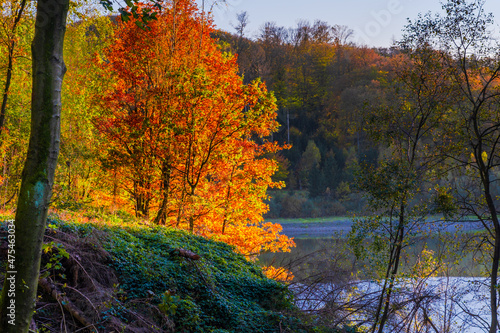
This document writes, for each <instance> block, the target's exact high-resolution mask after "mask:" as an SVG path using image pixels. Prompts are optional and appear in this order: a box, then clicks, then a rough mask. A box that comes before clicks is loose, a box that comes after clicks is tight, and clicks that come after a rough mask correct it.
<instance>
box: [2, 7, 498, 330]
mask: <svg viewBox="0 0 500 333" xmlns="http://www.w3.org/2000/svg"><path fill="white" fill-rule="evenodd" d="M127 4H128V2H127ZM131 4H132V2H131V3H130V4H129V5H131ZM482 4H483V2H482V1H464V0H449V1H447V2H443V13H442V14H437V15H434V14H425V15H420V16H419V17H418V18H415V19H414V20H409V22H408V25H407V26H406V27H405V28H404V30H403V31H404V34H403V37H402V39H401V40H399V41H397V42H396V43H395V44H394V46H393V47H391V48H380V49H375V48H370V47H367V46H362V45H356V44H355V43H353V42H351V37H352V34H353V31H352V30H350V29H349V27H346V26H341V25H332V24H330V23H327V22H322V21H300V22H299V23H298V24H297V26H295V27H281V26H278V25H276V24H275V23H272V22H267V23H264V24H263V25H262V27H261V29H260V31H259V32H258V34H257V35H256V36H255V37H250V36H248V35H247V31H246V26H247V23H248V16H247V15H246V13H241V14H239V15H238V16H237V24H235V30H234V31H233V32H227V31H221V30H218V29H217V27H216V26H215V25H214V23H213V21H212V17H211V14H210V13H207V12H204V11H202V10H200V9H199V8H198V7H197V6H196V4H195V2H194V1H191V0H174V1H169V0H164V1H157V2H151V3H149V2H144V3H137V4H134V5H133V7H132V9H130V8H129V14H128V15H121V16H120V15H118V16H116V15H108V13H106V12H104V11H103V9H102V8H101V6H100V5H99V6H98V5H96V4H92V3H87V2H74V3H71V4H70V6H69V14H68V22H67V25H66V33H65V36H64V63H65V65H66V69H67V70H66V73H65V74H64V80H63V81H62V92H61V93H60V99H61V101H60V105H62V111H61V116H60V117H61V130H60V140H59V141H58V143H59V144H60V152H59V157H58V160H57V168H56V169H55V177H54V181H53V187H52V199H51V203H50V207H51V208H50V209H51V214H52V215H51V216H53V217H54V216H56V217H57V218H62V219H72V220H78V221H79V222H82V223H84V224H85V223H87V222H89V223H95V222H96V221H99V220H105V219H107V220H111V221H114V222H116V221H120V223H123V224H127V223H141V224H144V225H147V226H148V227H154V228H163V227H166V228H175V229H181V230H184V231H186V234H193V235H197V236H202V237H205V238H208V239H211V240H215V241H221V242H224V243H227V244H229V245H231V246H234V249H235V250H236V251H237V252H238V253H240V254H242V255H244V256H245V257H246V258H247V259H249V260H255V259H256V257H257V256H258V255H260V254H262V253H264V252H288V251H290V250H291V248H293V247H294V246H295V243H294V241H293V240H292V239H291V238H289V237H287V236H285V235H284V234H283V232H282V226H281V225H280V224H279V223H273V222H268V221H269V220H271V219H279V218H288V219H289V218H316V217H325V216H326V217H332V216H351V217H352V221H353V222H352V228H350V231H349V232H348V234H346V235H344V236H343V237H344V238H343V239H345V246H346V248H345V251H346V252H345V253H347V252H349V255H350V256H351V257H350V258H355V259H352V260H353V262H354V261H356V262H357V261H358V260H359V261H360V262H362V263H367V266H365V271H363V272H361V273H362V274H364V275H363V278H366V279H372V280H373V281H377V282H378V283H379V285H380V290H379V291H377V293H376V295H369V296H366V297H373V298H370V300H372V301H371V303H370V304H371V305H370V306H367V305H366V304H367V303H363V304H364V305H363V304H362V303H361V302H358V303H356V302H357V301H353V300H352V299H350V300H349V301H346V302H345V303H342V302H341V301H339V299H335V301H334V302H333V301H332V304H333V303H335V306H336V307H333V306H332V307H331V308H335V309H336V310H335V311H336V312H335V311H334V312H333V313H334V314H332V313H328V315H329V316H331V317H332V318H333V317H335V318H342V320H340V321H338V322H336V321H334V320H333V319H332V320H331V321H328V320H327V323H324V322H323V323H322V324H324V325H325V327H330V328H332V327H333V328H332V329H339V327H341V326H339V325H340V323H341V324H342V325H344V324H345V323H346V322H347V321H349V322H350V323H358V328H357V329H361V331H363V329H366V330H369V331H370V332H379V333H382V332H386V330H387V327H392V328H394V329H396V328H397V329H399V328H401V329H402V327H405V329H406V328H407V329H408V332H424V331H425V332H427V329H429V332H430V331H435V332H452V331H453V327H452V326H446V325H445V324H443V325H444V326H442V327H445V326H446V329H447V330H445V329H444V328H442V327H441V328H437V326H436V325H438V323H433V320H436V318H437V317H433V315H432V314H428V312H427V311H428V310H429V309H430V307H427V308H426V307H425V306H423V305H421V303H418V302H416V301H415V300H414V299H413V300H412V301H411V302H414V303H411V302H408V303H405V304H410V303H411V304H417V303H418V304H417V305H416V306H415V307H414V308H412V309H416V310H411V311H410V310H408V311H407V312H405V311H406V310H401V309H406V308H405V306H406V305H402V304H403V302H401V303H400V304H399V305H398V306H401V309H399V308H396V306H395V305H393V304H395V303H393V302H395V299H398V297H399V296H397V293H398V291H397V287H398V283H399V282H398V281H401V280H399V279H403V278H408V274H409V273H408V271H409V270H408V269H405V270H404V271H403V270H402V268H401V267H402V265H403V258H404V255H405V251H406V249H407V248H409V247H411V246H412V242H413V240H414V239H416V238H418V237H423V236H422V235H423V233H424V231H423V229H424V227H423V225H424V224H425V225H427V224H426V223H427V222H428V221H429V219H434V218H435V219H436V220H439V221H440V223H444V222H450V223H451V222H457V221H459V222H460V221H464V219H465V220H473V221H474V222H477V224H478V225H479V226H480V228H479V231H477V232H475V233H471V234H470V235H469V234H467V233H458V232H457V233H452V234H447V235H446V237H448V238H446V239H447V241H448V242H455V243H456V244H462V242H463V239H464V237H466V236H467V235H469V236H470V238H467V241H466V242H465V241H464V243H467V246H468V248H469V249H470V250H471V252H474V253H475V254H474V256H475V260H476V259H477V260H478V261H480V262H481V265H483V266H484V267H486V268H485V270H484V272H483V273H482V276H483V277H487V278H488V281H487V284H488V288H489V289H488V306H489V308H488V309H489V310H488V311H489V312H488V319H487V320H486V322H487V323H486V324H484V327H487V331H489V332H490V333H494V332H496V330H497V328H500V327H499V323H498V319H497V316H498V315H497V312H498V305H499V298H498V296H499V295H498V294H499V293H498V284H499V283H498V271H499V262H500V222H499V220H498V212H499V207H500V183H499V181H498V180H499V177H500V169H499V166H500V153H499V152H500V148H499V145H500V90H499V88H500V53H499V52H500V51H499V50H500V46H499V45H498V44H497V42H496V40H495V38H494V36H492V35H491V31H490V27H491V25H492V24H493V22H494V21H493V16H492V15H491V14H487V13H484V11H483V9H482ZM0 8H1V9H0V21H1V22H0V23H1V27H0V49H1V50H2V51H1V53H0V87H1V89H2V90H1V92H2V95H1V98H2V100H1V103H2V104H1V109H0V212H2V214H5V216H11V215H12V214H13V212H15V210H16V207H17V204H18V196H19V195H20V193H21V198H22V192H23V191H22V188H21V180H22V179H23V178H22V177H23V167H24V165H25V162H26V155H27V151H28V146H29V145H28V142H29V140H30V132H31V131H33V128H34V126H36V121H35V120H32V117H31V116H30V110H31V109H32V103H33V99H32V96H31V94H30V92H31V89H32V88H33V86H32V85H33V84H32V80H31V79H32V76H33V75H34V70H33V67H32V66H33V63H32V60H33V59H34V58H33V56H32V53H31V52H32V51H31V42H32V40H33V38H34V35H35V24H34V22H35V21H34V20H35V14H36V10H35V8H34V7H33V4H32V3H31V2H26V1H18V2H15V1H1V0H0ZM137 13H144V15H143V16H141V15H142V14H141V15H136V14H137ZM35 90H36V89H35ZM33 119H34V118H33ZM44 121H45V120H44ZM42 122H43V121H42ZM31 133H33V132H31ZM32 135H33V134H32ZM52 138H54V137H52ZM56 141H57V140H56ZM29 160H30V159H29V158H28V162H29ZM25 172H26V171H25ZM23 181H24V180H23ZM49 182H50V181H49ZM37 184H38V183H37ZM49 197H50V196H49ZM19 200H21V199H19ZM132 221H133V222H132ZM114 222H113V223H114ZM79 228H80V227H79ZM81 228H85V227H81ZM155 230H159V229H155ZM161 230H163V229H161ZM166 230H170V229H166ZM436 230H437V229H434V230H433V231H432V232H431V234H433V235H434V234H436V233H438V232H436ZM446 230H448V229H446ZM168 232H169V231H167V233H168ZM148 235H149V234H148ZM162 235H163V234H162ZM179 235H181V234H179ZM136 236H137V235H136ZM127 237H128V236H127ZM148 237H150V236H148ZM161 237H163V236H161ZM179 237H180V236H179ZM183 237H184V236H183ZM186 237H187V236H186ZM443 237H444V236H443ZM454 237H455V238H454ZM467 237H468V236H467ZM148 239H149V238H148ZM443 239H444V238H443ZM113 241H114V242H118V241H116V240H113ZM155 241H156V240H155ZM175 244H177V243H175ZM143 245H144V246H145V247H147V246H149V245H147V244H146V243H144V244H143ZM200 246H201V245H200ZM200 248H203V246H201V247H200ZM116 251H118V250H116ZM203 251H206V249H205V248H203ZM221 251H222V250H221ZM453 251H455V252H456V249H455V250H452V251H451V252H453ZM61 253H62V252H61ZM113 253H115V252H113ZM180 253H181V254H182V253H183V252H180ZM207 253H208V252H207ZM224 253H225V252H224ZM116 255H117V256H119V255H121V253H120V252H119V251H118V252H116ZM207 255H208V254H207ZM433 255H434V252H432V251H430V250H428V249H427V248H426V249H425V251H422V253H421V254H420V256H419V257H418V260H419V261H418V262H420V260H422V262H423V261H424V259H425V260H426V262H425V264H422V265H420V266H418V265H419V264H418V265H417V264H415V267H413V268H411V269H413V271H412V272H413V274H414V275H413V276H418V278H423V277H424V276H425V277H431V276H433V277H435V276H438V275H439V276H442V275H444V274H446V272H449V270H447V269H448V268H450V266H447V265H449V260H448V259H449V258H445V257H444V256H443V257H438V256H437V255H436V256H434V257H433ZM448 255H449V256H450V257H451V256H452V254H451V253H450V254H448ZM238 260H239V259H238ZM447 260H448V261H447ZM457 260H458V259H457ZM238 262H239V261H238ZM445 262H446V263H445ZM404 264H405V265H409V264H408V263H407V262H406V263H404ZM353 265H354V264H353ZM426 265H427V266H426ZM368 266H370V269H371V271H370V272H369V273H367V270H368V269H367V268H366V267H368ZM353 267H354V266H353ZM121 268H123V267H121ZM245 269H246V268H245ZM250 271H251V272H252V274H254V272H253V270H250ZM266 272H267V275H268V276H270V277H273V278H275V279H278V280H288V281H289V282H290V281H291V280H292V279H293V275H291V274H290V272H288V271H287V270H277V269H276V268H275V267H267V268H266ZM344 273H345V272H344ZM351 273H352V274H351ZM351 273H349V274H351V277H350V279H354V278H356V279H357V278H359V276H357V277H356V274H357V273H359V272H351ZM361 273H360V274H361ZM255 274H257V273H255ZM370 274H371V275H370ZM252 276H253V277H252V278H254V277H255V276H258V274H257V275H252ZM360 276H361V275H360ZM259 278H260V277H259ZM335 283H338V284H339V283H340V282H338V281H335ZM353 290H354V289H349V290H348V291H346V290H343V291H342V292H341V293H339V295H341V296H342V297H345V298H349V297H351V298H352V297H353V296H352V295H355V293H356V292H359V291H353ZM172 295H173V294H172ZM349 295H350V296H349ZM337 296H338V295H337ZM172 297H174V298H172ZM175 297H177V296H171V295H170V294H168V295H167V294H165V295H164V299H163V302H167V301H165V299H167V300H168V302H173V301H172V300H173V299H175ZM363 297H365V296H363ZM419 297H420V296H419ZM367 299H368V298H365V301H366V300H367ZM415 299H417V298H416V297H415ZM190 301H191V300H190ZM343 301H344V300H343ZM358 301H359V300H358ZM168 302H167V303H168ZM179 302H180V301H179ZM339 302H340V303H342V305H338V303H339ZM366 302H367V301H366ZM419 302H420V301H419ZM162 304H164V303H162ZM179 304H180V303H179ZM183 304H184V303H183ZM176 306H177V305H176ZM169 309H170V308H168V309H167V310H165V309H162V311H164V313H167V312H169V311H171V309H170V310H169ZM330 310H331V309H330ZM399 310H401V311H399ZM165 311H166V312H165ZM259 313H260V312H259ZM174 314H175V308H174V310H173V313H172V314H171V315H172V316H173V315H174ZM479 317H481V316H479ZM329 318H330V317H329ZM346 318H348V319H346ZM353 318H354V319H353ZM360 318H361V319H362V318H366V320H365V321H363V320H361V319H360ZM315 320H317V321H318V320H319V319H317V318H316V319H315ZM360 321H362V323H361V324H359V322H360ZM334 322H335V323H334ZM391 325H392V326H391ZM398 325H399V326H398ZM419 325H420V326H419ZM431 326H432V327H431ZM207 327H208V326H207ZM214 327H215V326H214ZM342 327H343V326H342ZM384 327H385V328H384ZM349 329H350V328H349ZM352 329H353V330H354V328H352ZM432 329H433V330H432ZM325 332H326V331H325ZM328 332H330V331H328ZM332 332H337V331H332ZM338 332H340V331H338ZM353 332H354V331H353ZM363 332H364V331H363Z"/></svg>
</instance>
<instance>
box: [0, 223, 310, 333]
mask: <svg viewBox="0 0 500 333" xmlns="http://www.w3.org/2000/svg"><path fill="white" fill-rule="evenodd" d="M5 235H6V234H5V229H4V231H3V232H2V230H1V229H0V237H1V238H4V237H5ZM46 235H47V236H46V242H52V243H50V246H48V248H47V250H46V252H47V253H45V254H44V256H43V264H42V269H43V270H44V271H45V275H48V276H49V279H50V280H51V281H53V282H55V285H56V286H58V288H60V291H61V292H65V293H66V294H67V295H68V297H69V299H70V300H71V301H72V302H73V303H74V304H75V305H76V307H79V308H80V309H81V310H82V312H84V313H86V314H87V315H88V316H89V317H90V318H91V320H92V322H93V323H94V328H95V329H97V331H99V332H111V331H123V332H219V333H222V332H305V331H306V330H305V329H304V328H303V325H302V324H301V323H300V321H299V320H298V319H296V318H295V317H294V316H293V315H291V314H290V313H291V312H293V311H296V310H294V307H293V305H292V295H291V293H290V291H289V290H288V288H287V287H286V286H285V285H283V284H281V283H278V282H276V281H274V280H270V279H267V278H266V277H265V276H264V275H263V274H262V271H261V270H260V268H259V267H258V266H256V265H255V264H253V263H251V262H248V261H247V260H246V259H245V258H244V257H243V256H241V255H239V254H236V253H235V252H233V250H232V248H231V247H230V246H228V245H226V244H224V243H219V242H214V241H210V240H207V239H204V238H201V237H197V236H193V235H190V234H188V233H186V232H183V231H178V230H173V229H168V228H161V227H155V228H150V227H145V226H139V225H129V226H124V227H122V226H109V225H100V226H97V225H94V224H77V223H68V222H62V221H58V220H51V221H50V227H49V229H48V231H47V233H46ZM181 248H182V249H185V250H189V251H192V252H194V253H196V254H198V255H199V256H200V259H199V260H192V259H189V258H186V257H183V256H180V255H179V253H178V251H176V250H178V249H181ZM65 252H67V253H68V254H69V255H68V258H66V257H65V256H64V255H63V254H64V253H65ZM51 258H52V262H51ZM53 258H56V261H54V260H53ZM2 260H5V258H2ZM49 262H51V265H50V266H51V268H50V269H46V267H48V266H46V264H47V263H49ZM2 266H3V265H2ZM51 303H52V304H54V303H55V302H54V301H53V300H51V299H50V297H48V296H47V295H40V300H39V304H38V306H37V309H38V310H37V313H36V315H35V318H36V320H37V327H38V329H39V330H40V331H41V332H49V331H58V329H60V327H62V325H65V326H66V327H67V329H68V331H69V332H71V331H76V330H77V329H78V328H79V327H81V325H80V326H79V325H78V324H77V323H75V321H74V320H72V319H71V315H69V314H68V313H65V314H64V315H63V314H62V313H61V311H60V307H59V306H56V305H57V303H55V304H54V305H51ZM89 303H90V305H91V306H89Z"/></svg>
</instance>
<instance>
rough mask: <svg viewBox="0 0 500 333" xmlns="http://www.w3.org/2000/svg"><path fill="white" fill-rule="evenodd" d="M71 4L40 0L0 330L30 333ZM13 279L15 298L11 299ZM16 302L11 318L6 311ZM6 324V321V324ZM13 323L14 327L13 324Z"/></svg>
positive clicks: (55, 146)
mask: <svg viewBox="0 0 500 333" xmlns="http://www.w3.org/2000/svg"><path fill="white" fill-rule="evenodd" d="M68 6H69V0H38V3H37V13H36V21H35V36H34V39H33V42H32V46H31V47H32V57H33V63H32V73H33V90H32V99H31V136H30V140H29V147H28V155H27V159H26V162H25V165H24V170H23V174H22V182H21V190H20V194H19V199H18V204H17V211H16V217H15V236H16V239H15V264H14V266H15V267H14V268H13V269H12V267H9V268H10V269H9V271H12V272H15V273H10V274H9V273H7V276H6V280H5V282H4V288H3V292H2V298H1V304H0V315H1V319H0V331H1V332H5V333H10V332H28V327H29V325H30V322H31V318H32V315H33V310H34V305H35V300H36V291H37V284H38V276H39V271H40V257H41V250H42V241H43V234H44V231H45V224H46V219H47V211H48V207H49V202H50V198H51V194H52V185H53V180H54V173H55V169H56V165H57V157H58V155H59V136H60V113H61V86H62V80H63V76H64V72H65V70H66V68H65V65H64V62H63V41H64V33H65V27H66V15H67V12H68ZM12 277H14V278H15V289H14V290H15V296H14V297H11V296H9V295H8V294H9V289H11V288H10V286H11V283H10V280H7V278H10V279H12ZM13 300H14V301H15V311H14V313H15V320H14V322H12V321H11V319H12V316H10V317H9V316H7V315H8V314H10V313H12V312H11V311H10V309H8V307H9V305H10V304H12V301H13ZM9 321H10V323H9ZM12 323H13V325H12Z"/></svg>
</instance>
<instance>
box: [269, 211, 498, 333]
mask: <svg viewBox="0 0 500 333" xmlns="http://www.w3.org/2000/svg"><path fill="white" fill-rule="evenodd" d="M351 224H352V223H351V222H350V221H348V220H341V221H334V222H331V223H326V224H325V223H319V224H318V225H315V224H314V223H313V224H304V223H300V224H299V223H297V224H293V223H291V224H286V225H284V228H283V229H284V232H285V234H287V235H289V236H294V237H299V238H295V242H296V244H297V246H296V247H295V248H293V249H292V251H291V252H289V253H278V254H273V253H266V254H263V255H261V256H260V257H259V261H260V263H261V264H262V265H273V266H276V267H278V266H279V267H285V268H287V269H289V270H290V271H292V273H293V274H294V276H295V279H294V282H293V283H292V284H291V288H293V289H294V290H295V292H296V294H297V304H298V306H299V307H301V308H303V309H305V310H319V311H324V309H326V308H328V307H332V306H333V308H335V307H336V306H338V308H337V310H336V311H337V313H344V312H343V311H345V309H343V308H342V305H341V304H340V303H342V302H344V303H345V300H346V299H349V300H352V299H359V300H363V301H364V302H365V303H367V304H368V305H363V306H364V309H369V308H370V306H371V307H372V308H373V306H374V305H373V304H376V300H377V297H376V296H377V293H378V292H379V291H380V282H376V281H373V280H371V279H372V277H373V276H375V275H374V274H373V273H374V271H373V270H374V268H375V267H377V262H374V261H370V260H358V259H356V257H355V256H354V255H353V254H352V253H351V252H350V251H349V249H348V246H347V240H346V238H345V235H346V234H347V233H348V231H349V230H350V227H351ZM429 225H430V227H429V228H432V227H433V226H431V224H429ZM457 228H458V230H460V232H458V233H457V232H454V231H456V230H457ZM479 229H480V226H479V225H478V224H477V223H469V222H467V223H458V224H448V225H447V226H445V227H444V228H441V229H437V232H436V231H435V230H433V231H432V232H428V233H425V232H423V233H422V234H421V235H420V236H417V237H414V238H413V239H412V240H411V242H409V245H408V246H407V248H406V249H405V253H404V254H403V256H402V262H401V269H400V272H402V273H412V272H414V271H415V268H416V267H420V266H425V265H423V264H420V263H421V262H423V258H424V256H423V255H422V253H424V252H426V251H427V253H429V251H430V252H431V253H432V254H433V256H434V257H435V258H438V259H439V260H438V261H439V262H440V266H439V267H440V269H439V271H437V274H433V275H434V276H432V277H428V278H419V279H404V278H403V279H401V280H400V282H399V284H398V287H397V288H396V289H397V290H396V291H395V293H394V298H393V300H394V302H395V304H406V305H405V306H401V309H399V310H398V311H399V314H400V316H401V318H413V322H411V321H410V322H406V323H403V322H401V323H400V324H398V323H397V320H394V322H392V323H391V325H392V326H390V327H391V328H388V330H387V332H393V331H394V332H396V331H401V330H403V327H404V331H406V329H407V328H408V327H409V326H411V325H414V326H415V328H414V329H413V330H409V332H416V331H419V330H421V328H417V326H418V325H419V322H420V323H421V322H423V321H424V322H425V320H423V319H422V318H423V317H422V316H424V315H426V316H428V318H430V321H432V322H433V323H434V324H435V326H436V327H437V328H438V329H439V332H466V333H476V332H487V329H486V327H487V325H488V323H489V320H490V314H489V313H490V311H489V290H488V282H489V281H488V280H486V279H485V278H482V277H481V276H485V275H484V274H485V273H486V272H487V267H484V266H482V265H480V264H478V262H477V260H476V259H477V253H475V252H474V251H471V250H470V248H471V247H470V246H469V245H470V244H469V243H468V242H466V239H467V236H468V235H470V234H471V233H470V232H474V231H477V230H479ZM429 230H431V229H429ZM463 231H467V232H466V233H463ZM441 232H443V233H447V234H446V235H444V236H443V234H442V233H441ZM438 233H439V234H440V235H441V236H443V237H442V238H440V237H437V234H438ZM424 234H425V235H424ZM311 236H312V237H314V238H308V237H311ZM424 249H425V251H424V252H423V250H424ZM378 294H379V293H378ZM422 295H423V296H422ZM370 297H372V298H373V302H372V303H373V304H370ZM422 297H423V298H422ZM419 299H425V307H423V306H422V304H424V303H421V302H420V301H415V300H419ZM339 304H340V305H339ZM325 305H328V307H325ZM350 306H351V308H355V306H358V305H355V304H354V303H353V304H350ZM363 306H362V308H363ZM424 308H426V309H427V310H426V311H427V312H426V313H425V314H424V312H423V311H424V310H423V309H424ZM367 311H368V310H367ZM405 311H406V312H405ZM362 313H363V311H357V312H356V315H354V316H352V315H349V316H348V318H349V320H351V321H354V322H355V321H360V320H363V319H365V318H364V317H363V314H362ZM470 314H474V316H473V315H470ZM412 316H413V317H412ZM396 317H397V316H396ZM396 317H395V318H396ZM407 320H408V319H407ZM398 325H400V326H399V328H398ZM404 325H406V326H404ZM424 331H425V330H424ZM431 331H434V330H429V332H431Z"/></svg>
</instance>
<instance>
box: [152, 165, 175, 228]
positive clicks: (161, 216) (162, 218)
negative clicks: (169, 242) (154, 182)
mask: <svg viewBox="0 0 500 333" xmlns="http://www.w3.org/2000/svg"><path fill="white" fill-rule="evenodd" d="M171 171H172V168H171V166H170V164H169V163H168V162H167V161H164V162H163V166H162V172H161V174H162V197H163V198H162V201H161V204H160V209H159V210H158V213H157V214H156V217H155V219H154V224H163V225H165V223H166V221H167V208H168V199H169V197H168V194H169V191H170V174H171Z"/></svg>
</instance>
